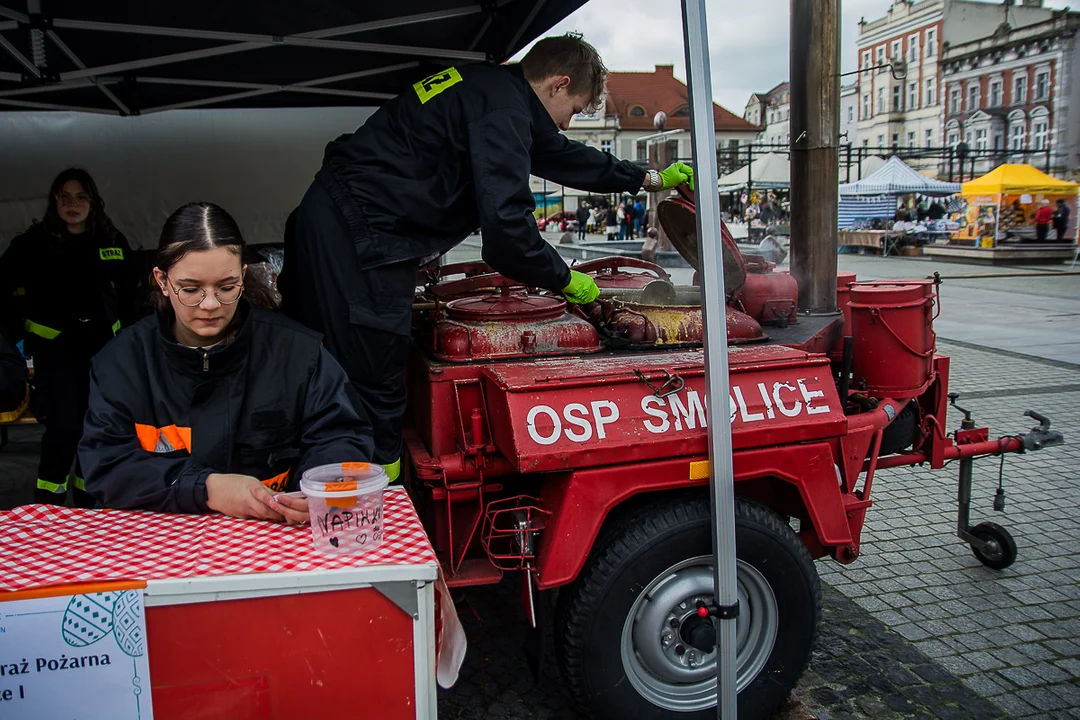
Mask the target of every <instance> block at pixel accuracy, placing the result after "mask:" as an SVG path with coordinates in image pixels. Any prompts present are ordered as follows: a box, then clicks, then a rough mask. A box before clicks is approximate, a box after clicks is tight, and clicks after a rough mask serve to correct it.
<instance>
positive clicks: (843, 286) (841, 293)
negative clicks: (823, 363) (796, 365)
mask: <svg viewBox="0 0 1080 720" xmlns="http://www.w3.org/2000/svg"><path fill="white" fill-rule="evenodd" d="M855 281H856V276H855V273H853V272H848V271H846V270H840V271H838V272H837V273H836V309H837V310H839V311H840V312H842V313H844V332H843V333H842V334H841V335H840V339H839V340H837V341H836V345H834V346H833V348H832V350H829V357H830V358H832V359H833V360H840V359H841V358H843V356H844V338H845V337H849V336H850V335H851V308H850V307H848V303H849V302H851V283H853V282H855Z"/></svg>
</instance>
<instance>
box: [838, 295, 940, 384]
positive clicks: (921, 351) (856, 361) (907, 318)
mask: <svg viewBox="0 0 1080 720" xmlns="http://www.w3.org/2000/svg"><path fill="white" fill-rule="evenodd" d="M934 290H935V285H934V282H933V281H932V280H883V281H877V282H868V283H859V282H857V283H854V284H852V285H851V290H850V297H851V301H850V303H849V308H850V313H851V333H852V336H853V337H854V339H855V340H854V352H853V357H852V369H853V374H854V376H855V382H856V384H859V383H865V384H866V392H867V394H868V395H871V396H874V397H891V398H906V397H915V396H917V395H919V394H921V393H922V392H923V390H925V389H926V387H927V385H929V383H930V380H931V376H932V374H933V356H934V340H935V336H934V329H933V311H934Z"/></svg>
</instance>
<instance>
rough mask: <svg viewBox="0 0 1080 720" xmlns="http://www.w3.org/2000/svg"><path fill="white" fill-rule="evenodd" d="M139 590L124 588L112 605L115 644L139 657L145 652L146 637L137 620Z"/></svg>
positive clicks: (132, 655)
mask: <svg viewBox="0 0 1080 720" xmlns="http://www.w3.org/2000/svg"><path fill="white" fill-rule="evenodd" d="M139 599H140V598H139V592H138V591H137V590H125V591H124V592H122V593H119V595H118V597H117V598H116V603H115V604H114V605H113V621H112V628H113V634H114V635H115V636H116V644H117V645H119V646H120V649H121V650H123V651H124V652H125V653H127V654H128V655H130V656H131V657H140V656H141V655H142V654H143V653H144V652H146V637H145V635H144V633H145V630H144V628H143V625H142V623H140V622H139V616H140V613H139V608H140V603H139Z"/></svg>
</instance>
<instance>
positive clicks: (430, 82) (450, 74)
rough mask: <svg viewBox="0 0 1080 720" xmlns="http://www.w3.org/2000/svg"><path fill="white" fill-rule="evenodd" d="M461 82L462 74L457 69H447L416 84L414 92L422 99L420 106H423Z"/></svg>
mask: <svg viewBox="0 0 1080 720" xmlns="http://www.w3.org/2000/svg"><path fill="white" fill-rule="evenodd" d="M459 82H461V73H459V72H458V71H457V68H447V69H446V70H443V71H442V72H438V73H435V74H434V75H432V76H431V77H426V78H424V79H423V80H421V81H420V82H418V83H416V84H415V85H413V90H415V91H416V96H417V97H419V98H420V104H421V105H423V104H424V103H426V102H427V101H428V100H430V99H431V98H433V97H435V96H436V95H438V94H439V93H441V92H442V91H443V90H446V89H447V88H448V87H452V86H454V85H457V84H458V83H459Z"/></svg>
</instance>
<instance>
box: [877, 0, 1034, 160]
mask: <svg viewBox="0 0 1080 720" xmlns="http://www.w3.org/2000/svg"><path fill="white" fill-rule="evenodd" d="M1054 12H1055V11H1053V10H1050V9H1047V8H1044V7H1042V0H1022V1H1021V2H1019V3H1018V2H1016V0H1004V2H974V1H973V0H920V1H919V2H914V1H912V0H895V1H894V2H893V4H892V5H891V6H890V7H889V10H888V12H887V13H886V14H885V16H884V17H881V18H878V19H876V20H873V21H870V22H867V21H866V20H862V21H860V23H859V38H858V42H857V52H858V63H859V69H860V70H861V71H862V72H860V74H859V82H858V87H859V90H858V94H859V99H858V107H857V114H858V118H859V119H858V131H857V138H858V145H859V146H861V147H864V148H868V149H869V151H871V152H889V151H895V150H900V149H903V150H904V151H905V154H906V155H907V158H906V159H907V162H908V163H909V164H911V165H913V166H915V167H917V168H919V169H920V170H922V171H923V172H924V173H926V174H929V175H934V174H936V173H937V172H938V170H939V166H940V163H941V162H942V160H941V158H942V155H943V153H945V152H947V150H944V151H943V150H942V148H946V147H947V146H948V144H949V139H948V137H947V136H946V133H945V129H944V124H945V116H946V112H945V110H946V102H947V101H948V98H947V96H946V93H945V91H944V90H943V82H944V81H945V78H944V73H943V62H942V61H943V55H944V53H945V51H946V49H948V50H949V52H950V57H953V56H955V48H957V47H959V46H970V44H971V43H973V42H975V43H980V42H982V41H984V39H987V38H989V37H991V36H993V35H994V33H995V32H996V31H997V30H998V28H1000V27H1002V25H1003V24H1008V26H1009V27H1010V28H1011V29H1020V28H1024V27H1027V26H1030V25H1034V24H1038V23H1042V22H1045V21H1048V20H1050V19H1051V17H1052V16H1053V14H1054ZM949 92H951V88H950V90H949ZM981 100H982V97H981V96H980V101H981ZM988 142H989V140H988ZM919 151H922V153H921V154H922V155H923V157H918V155H919V154H920V153H919ZM911 154H914V155H915V157H911Z"/></svg>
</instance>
